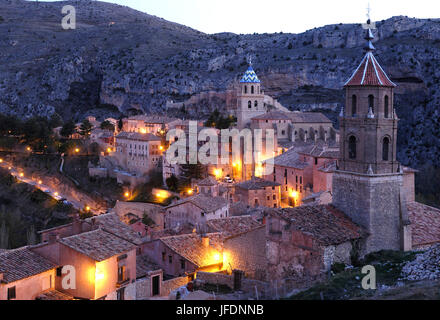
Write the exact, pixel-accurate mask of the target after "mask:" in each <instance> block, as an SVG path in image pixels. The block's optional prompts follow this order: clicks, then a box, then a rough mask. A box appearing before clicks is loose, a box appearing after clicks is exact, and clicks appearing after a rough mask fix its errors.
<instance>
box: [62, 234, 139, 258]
mask: <svg viewBox="0 0 440 320" xmlns="http://www.w3.org/2000/svg"><path fill="white" fill-rule="evenodd" d="M58 241H59V242H60V243H62V244H64V245H66V246H68V247H69V248H72V249H73V250H75V251H78V252H80V253H82V254H84V255H86V256H88V257H89V258H92V259H93V260H95V261H103V260H107V259H109V258H111V257H113V256H116V255H119V254H122V253H125V252H127V251H130V250H132V249H135V248H136V246H135V245H134V244H133V243H131V242H128V241H126V240H124V239H121V238H120V237H117V236H115V235H113V234H111V233H108V232H107V231H104V230H102V229H97V230H93V231H89V232H84V233H80V234H77V235H74V236H71V237H67V238H63V239H60V240H58Z"/></svg>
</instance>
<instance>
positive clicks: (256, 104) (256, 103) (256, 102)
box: [254, 100, 258, 108]
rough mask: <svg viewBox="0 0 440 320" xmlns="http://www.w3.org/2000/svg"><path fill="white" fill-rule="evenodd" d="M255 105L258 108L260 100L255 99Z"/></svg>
mask: <svg viewBox="0 0 440 320" xmlns="http://www.w3.org/2000/svg"><path fill="white" fill-rule="evenodd" d="M254 106H255V108H258V101H257V100H255V102H254Z"/></svg>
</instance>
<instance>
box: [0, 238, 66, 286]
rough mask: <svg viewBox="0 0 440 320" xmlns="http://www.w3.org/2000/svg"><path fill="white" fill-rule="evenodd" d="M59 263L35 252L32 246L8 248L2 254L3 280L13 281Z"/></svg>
mask: <svg viewBox="0 0 440 320" xmlns="http://www.w3.org/2000/svg"><path fill="white" fill-rule="evenodd" d="M56 267H57V265H56V264H54V263H52V262H51V261H49V260H47V259H46V258H44V257H42V256H40V255H39V254H37V253H35V252H33V251H32V250H31V249H30V247H22V248H18V249H13V250H8V251H5V252H3V253H1V254H0V273H3V274H4V275H3V281H4V282H6V283H11V282H14V281H18V280H21V279H25V278H29V277H31V276H34V275H37V274H40V273H43V272H46V271H48V270H51V269H54V268H56Z"/></svg>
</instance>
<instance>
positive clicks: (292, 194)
mask: <svg viewBox="0 0 440 320" xmlns="http://www.w3.org/2000/svg"><path fill="white" fill-rule="evenodd" d="M290 197H291V198H294V199H297V198H298V192H297V191H292V192H291V193H290Z"/></svg>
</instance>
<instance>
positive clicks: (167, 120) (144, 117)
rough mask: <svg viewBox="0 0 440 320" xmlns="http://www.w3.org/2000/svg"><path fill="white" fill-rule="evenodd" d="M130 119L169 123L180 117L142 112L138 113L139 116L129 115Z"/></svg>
mask: <svg viewBox="0 0 440 320" xmlns="http://www.w3.org/2000/svg"><path fill="white" fill-rule="evenodd" d="M128 120H142V121H145V122H146V123H153V124H168V123H171V122H174V121H177V120H179V119H177V118H170V117H167V116H160V115H150V116H148V115H145V114H141V115H137V116H133V117H129V118H128Z"/></svg>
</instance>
